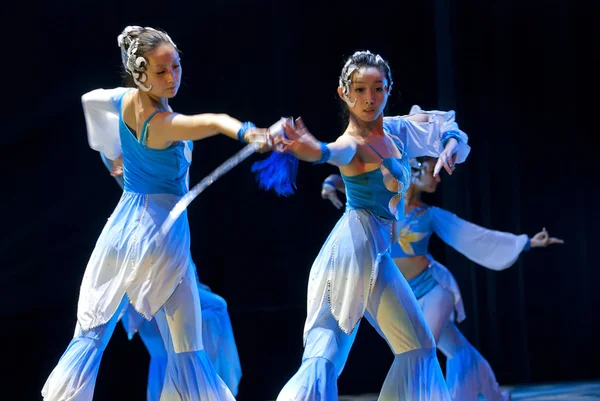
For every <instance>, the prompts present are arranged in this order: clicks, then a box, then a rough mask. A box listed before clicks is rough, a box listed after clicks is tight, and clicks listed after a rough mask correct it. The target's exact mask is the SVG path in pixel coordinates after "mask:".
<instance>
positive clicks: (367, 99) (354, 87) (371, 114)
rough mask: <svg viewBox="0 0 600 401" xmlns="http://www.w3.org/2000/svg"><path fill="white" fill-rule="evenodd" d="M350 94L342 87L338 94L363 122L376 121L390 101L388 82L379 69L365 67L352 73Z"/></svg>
mask: <svg viewBox="0 0 600 401" xmlns="http://www.w3.org/2000/svg"><path fill="white" fill-rule="evenodd" d="M350 79H351V81H352V82H351V84H350V87H349V89H348V94H347V95H346V94H344V93H343V90H342V88H341V87H339V88H338V94H339V95H340V97H341V98H342V100H344V101H345V102H346V104H347V105H348V108H349V110H350V111H351V112H352V113H353V114H354V115H356V116H357V117H358V118H360V119H361V120H363V121H374V120H376V119H377V118H378V117H379V116H380V115H381V114H382V113H383V109H384V108H385V105H386V103H387V99H388V95H389V93H388V85H389V83H388V80H387V78H386V76H385V73H384V72H383V71H382V70H381V68H378V67H363V68H359V69H358V70H356V71H355V72H354V73H352V75H351V77H350Z"/></svg>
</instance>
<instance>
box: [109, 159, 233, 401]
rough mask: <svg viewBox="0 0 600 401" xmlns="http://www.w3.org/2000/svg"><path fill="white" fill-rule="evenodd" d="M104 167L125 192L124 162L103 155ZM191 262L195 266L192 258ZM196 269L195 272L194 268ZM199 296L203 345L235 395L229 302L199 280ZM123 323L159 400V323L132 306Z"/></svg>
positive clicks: (163, 361)
mask: <svg viewBox="0 0 600 401" xmlns="http://www.w3.org/2000/svg"><path fill="white" fill-rule="evenodd" d="M100 156H101V158H102V161H103V162H104V165H105V166H106V168H107V169H108V171H110V172H111V175H112V176H113V177H114V178H115V181H117V183H118V184H119V186H120V187H121V189H124V185H125V183H124V180H123V159H122V158H121V157H119V158H118V159H116V160H110V159H108V158H107V157H106V156H104V154H102V153H100ZM190 263H192V264H194V262H193V261H192V258H191V256H190ZM194 269H196V267H195V265H194ZM198 295H199V297H200V307H201V310H202V343H203V345H204V350H205V351H206V353H207V354H208V356H209V358H210V360H211V362H212V364H213V366H214V367H215V371H216V372H217V374H218V375H219V377H220V378H221V379H223V381H224V382H225V384H226V385H227V387H228V388H229V390H231V393H232V394H233V395H234V396H236V395H237V393H238V386H239V383H240V379H241V377H242V367H241V365H240V358H239V355H238V351H237V346H236V344H235V338H234V335H233V328H232V327H231V320H230V318H229V313H227V303H226V302H225V300H224V299H223V298H222V297H220V296H219V295H217V294H215V293H213V292H212V291H211V290H210V288H209V287H208V286H207V285H205V284H202V283H201V282H200V281H198ZM121 323H122V324H123V327H124V328H125V331H127V335H128V337H129V339H132V338H133V336H134V335H135V334H136V333H138V334H139V335H140V338H141V339H142V342H143V343H144V345H145V346H146V349H147V350H148V353H149V354H150V366H149V369H148V387H147V391H146V394H147V401H159V400H160V394H161V391H162V386H163V382H164V377H165V372H166V368H167V349H166V348H165V346H164V344H163V341H162V338H161V336H160V332H159V330H158V324H157V323H156V320H154V319H153V320H150V321H147V320H146V319H144V318H143V317H142V315H140V314H139V313H137V312H136V311H135V309H134V308H133V307H131V306H129V307H128V308H127V309H126V310H125V311H123V314H122V317H121Z"/></svg>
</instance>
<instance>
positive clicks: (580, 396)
mask: <svg viewBox="0 0 600 401" xmlns="http://www.w3.org/2000/svg"><path fill="white" fill-rule="evenodd" d="M502 388H503V389H506V390H510V391H511V394H512V401H591V400H600V380H599V381H596V382H572V383H548V384H532V385H519V386H502ZM479 400H481V401H483V400H484V398H483V397H479ZM339 401H377V394H361V395H354V396H348V395H346V396H340V399H339Z"/></svg>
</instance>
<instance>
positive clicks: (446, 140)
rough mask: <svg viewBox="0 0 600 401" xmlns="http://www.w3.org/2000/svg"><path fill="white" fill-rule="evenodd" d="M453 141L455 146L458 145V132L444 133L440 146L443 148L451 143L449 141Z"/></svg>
mask: <svg viewBox="0 0 600 401" xmlns="http://www.w3.org/2000/svg"><path fill="white" fill-rule="evenodd" d="M452 139H454V140H455V141H456V144H457V145H458V144H459V143H460V133H459V132H458V131H446V132H444V133H443V134H442V137H441V139H440V141H441V142H442V146H443V147H444V148H445V147H446V146H447V145H448V144H450V143H451V140H452Z"/></svg>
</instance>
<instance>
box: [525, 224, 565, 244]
mask: <svg viewBox="0 0 600 401" xmlns="http://www.w3.org/2000/svg"><path fill="white" fill-rule="evenodd" d="M564 243H565V241H563V240H562V239H559V238H554V237H551V236H550V234H548V231H546V227H544V228H543V229H542V231H540V232H539V233H537V234H536V235H534V236H533V237H531V247H532V248H545V247H547V246H548V245H552V244H564Z"/></svg>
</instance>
